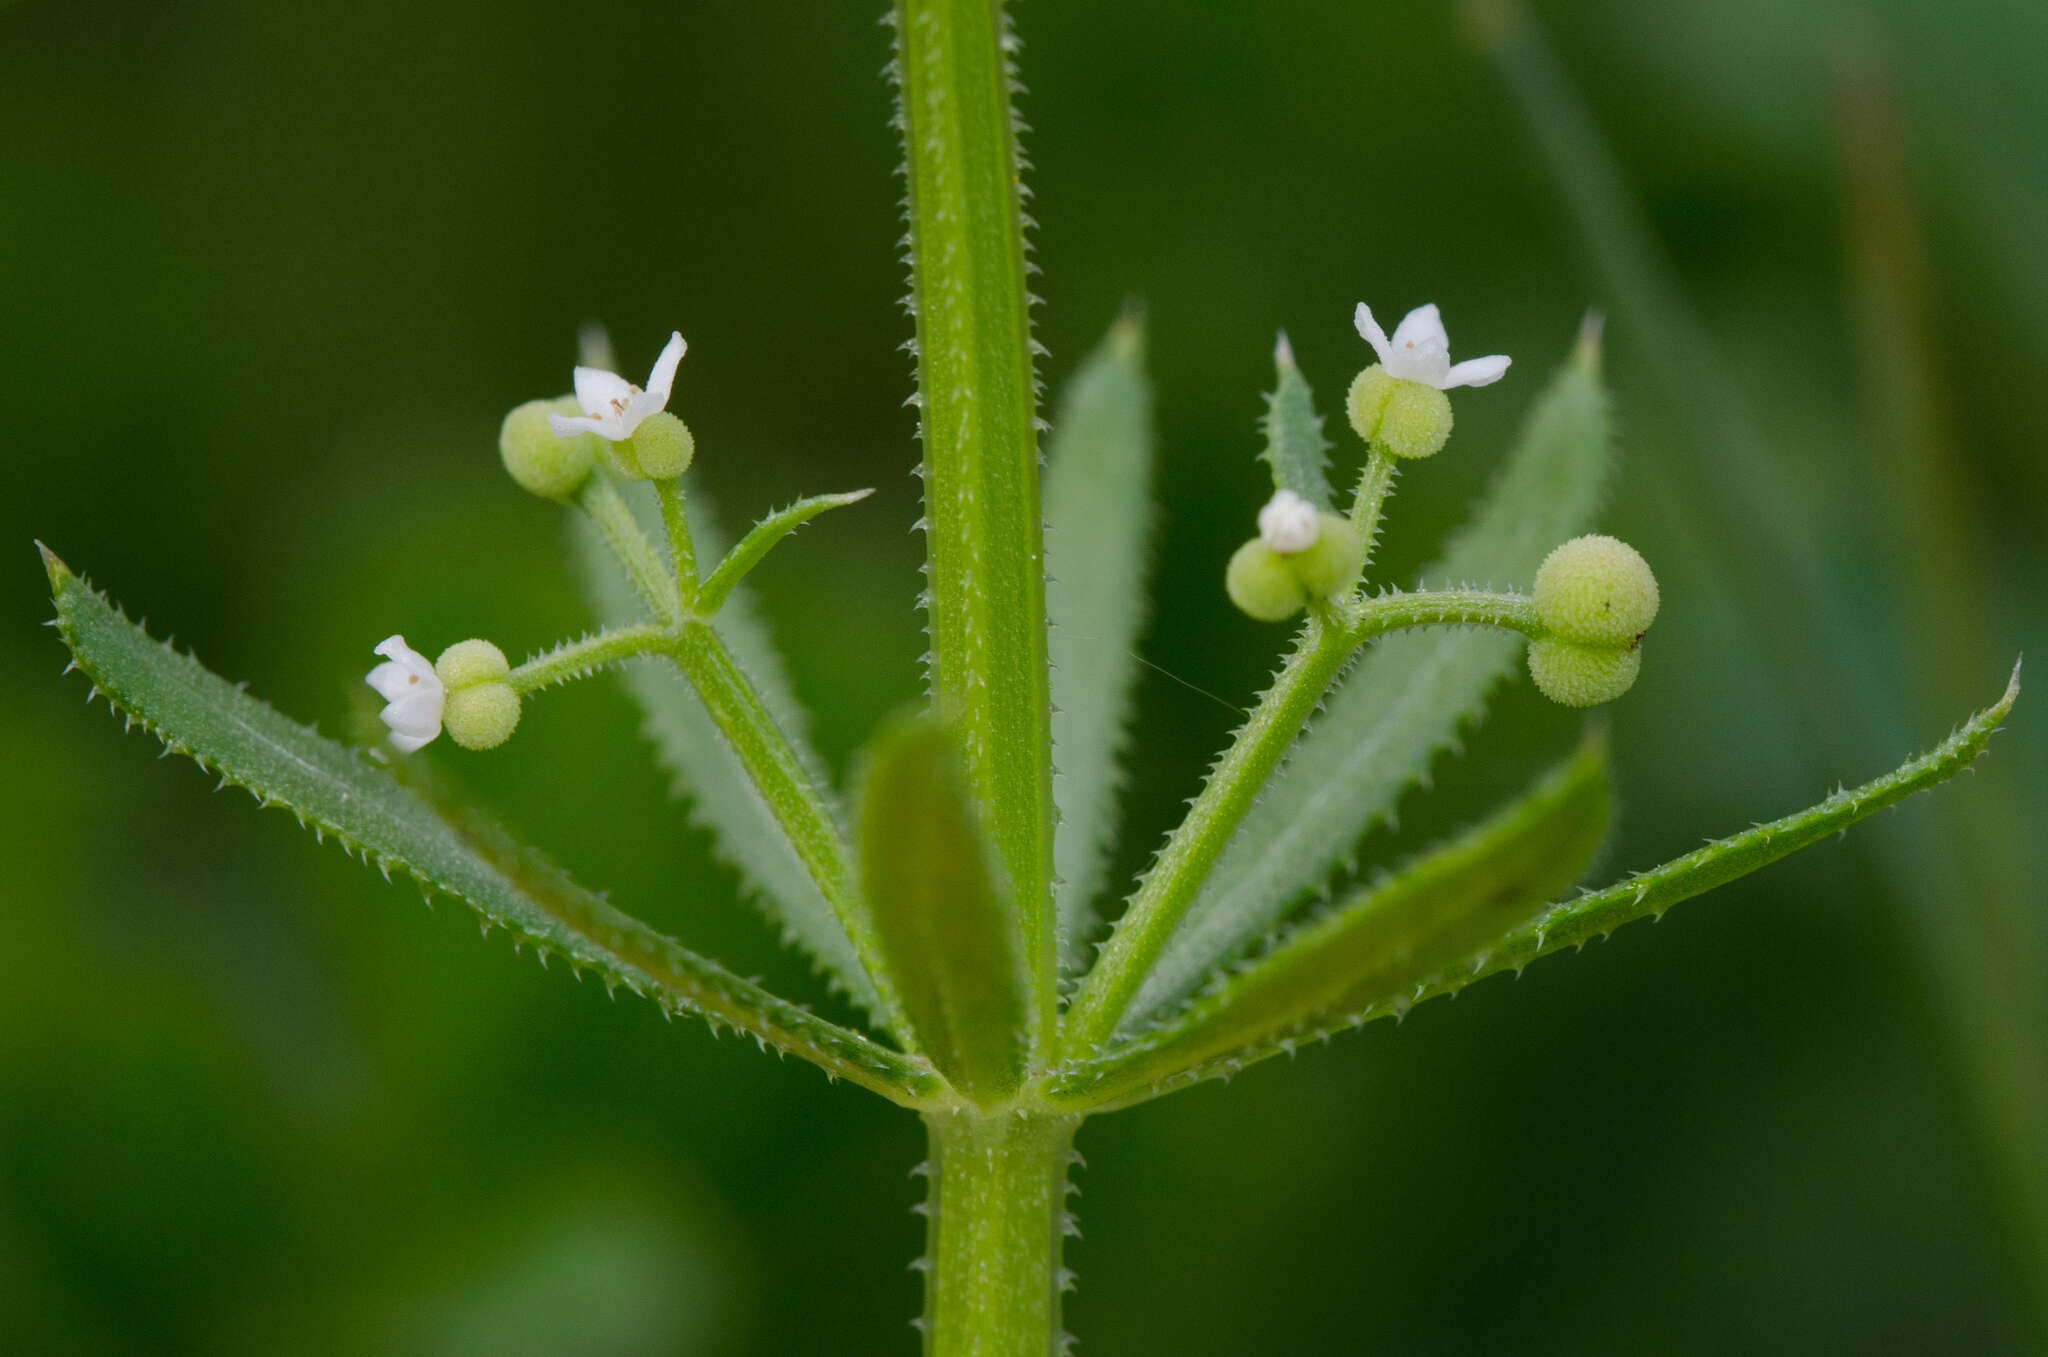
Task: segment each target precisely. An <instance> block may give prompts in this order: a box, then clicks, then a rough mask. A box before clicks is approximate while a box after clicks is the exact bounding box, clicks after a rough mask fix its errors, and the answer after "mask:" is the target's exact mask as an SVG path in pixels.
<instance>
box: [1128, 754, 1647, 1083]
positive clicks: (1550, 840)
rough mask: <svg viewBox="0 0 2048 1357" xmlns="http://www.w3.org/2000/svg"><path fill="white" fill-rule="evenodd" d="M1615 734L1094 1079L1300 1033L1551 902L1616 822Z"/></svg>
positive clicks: (1377, 997)
mask: <svg viewBox="0 0 2048 1357" xmlns="http://www.w3.org/2000/svg"><path fill="white" fill-rule="evenodd" d="M1610 800H1611V797H1610V790H1609V786H1608V779H1607V760H1606V745H1605V741H1604V740H1600V739H1589V740H1588V741H1587V742H1586V743H1585V745H1584V746H1582V747H1581V748H1580V750H1579V752H1578V754H1577V755H1576V756H1574V757H1573V758H1572V759H1570V760H1568V761H1567V762H1565V763H1564V764H1562V765H1560V766H1559V767H1557V768H1555V769H1553V770H1552V771H1551V772H1550V773H1549V774H1548V775H1546V776H1545V777H1544V778H1543V779H1542V780H1540V781H1539V782H1538V783H1537V784H1536V786H1534V787H1533V788H1531V789H1530V790H1529V791H1528V792H1527V793H1526V794H1525V795H1524V796H1523V797H1521V799H1519V800H1517V801H1515V802H1514V803H1512V804H1511V805H1509V806H1508V807H1506V808H1505V809H1503V810H1502V811H1500V812H1499V813H1497V814H1496V815H1494V816H1493V817H1492V818H1491V819H1490V820H1488V821H1487V822H1486V823H1484V824H1482V825H1480V826H1478V827H1477V828H1475V829H1473V830H1471V831H1470V832H1468V833H1466V834H1465V835H1463V836H1462V837H1460V838H1458V839H1457V840H1455V841H1453V842H1451V843H1449V844H1446V845H1444V846H1443V847H1441V848H1438V849H1436V850H1435V851H1433V852H1430V853H1428V854H1426V855H1424V856H1423V857H1421V858H1420V859H1418V860H1417V861H1415V862H1412V863H1410V864H1408V865H1407V866H1406V867H1405V868H1403V869H1402V870H1401V871H1400V872H1399V873H1397V874H1396V875H1394V876H1392V877H1391V878H1389V879H1387V880H1386V881H1384V882H1381V883H1379V884H1377V885H1374V886H1372V887H1370V888H1368V889H1366V890H1363V891H1361V892H1359V893H1358V894H1356V895H1355V896H1353V897H1352V898H1351V899H1350V900H1349V901H1348V902H1346V903H1344V904H1342V905H1340V906H1338V907H1337V908H1336V909H1333V910H1331V911H1330V912H1329V913H1327V914H1325V915H1323V916H1322V917H1321V918H1318V919H1315V920H1313V921H1311V922H1309V923H1306V924H1304V925H1303V926H1302V927H1300V928H1299V929H1297V930H1295V931H1294V933H1293V934H1292V935H1291V936H1289V937H1288V938H1287V939H1286V940H1285V941H1283V942H1281V943H1280V944H1279V945H1278V946H1276V947H1275V948H1274V949H1273V950H1272V951H1271V952H1269V953H1267V954H1266V955H1265V956H1262V957H1260V958H1258V959H1257V960H1256V961H1253V962H1251V963H1249V964H1247V965H1246V967H1245V968H1244V969H1243V970H1242V971H1241V972H1239V973H1238V974H1236V975H1234V976H1232V977H1230V979H1229V980H1228V981H1227V982H1225V983H1223V984H1221V985H1219V986H1218V987H1217V988H1216V989H1215V990H1213V991H1212V992H1210V993H1208V994H1205V995H1204V996H1202V997H1201V998H1200V999H1198V1000H1196V1001H1195V1002H1194V1003H1193V1004H1192V1005H1190V1006H1189V1008H1188V1009H1187V1010H1186V1011H1185V1012H1184V1013H1182V1014H1180V1015H1179V1016H1177V1017H1176V1018H1175V1019H1174V1020H1173V1021H1171V1022H1170V1023H1168V1024H1166V1025H1164V1026H1162V1027H1161V1028H1159V1029H1158V1030H1156V1031H1153V1032H1150V1033H1147V1034H1145V1035H1144V1036H1142V1037H1140V1038H1138V1040H1137V1041H1136V1043H1135V1044H1134V1045H1133V1046H1132V1047H1130V1048H1129V1049H1128V1050H1127V1051H1126V1052H1124V1053H1122V1054H1112V1055H1111V1056H1110V1057H1109V1060H1110V1061H1112V1062H1114V1064H1115V1067H1116V1072H1115V1074H1114V1075H1113V1076H1108V1077H1105V1078H1104V1079H1103V1080H1102V1081H1101V1082H1100V1083H1099V1084H1097V1085H1096V1087H1095V1088H1094V1089H1093V1090H1091V1095H1090V1096H1091V1097H1107V1098H1111V1099H1115V1098H1118V1097H1121V1096H1124V1095H1125V1094H1126V1093H1128V1092H1129V1091H1130V1090H1134V1089H1150V1088H1151V1087H1152V1086H1153V1085H1155V1084H1158V1083H1160V1082H1162V1081H1165V1080H1169V1079H1173V1078H1175V1077H1177V1076H1180V1075H1181V1074H1182V1073H1183V1072H1184V1071H1186V1070H1189V1069H1192V1068H1199V1067H1202V1066H1206V1065H1211V1064H1215V1063H1217V1062H1220V1061H1223V1060H1227V1059H1230V1058H1233V1057H1234V1056H1235V1055H1236V1054H1237V1053H1239V1052H1256V1051H1261V1050H1263V1049H1265V1048H1267V1047H1270V1046H1273V1045H1276V1044H1281V1043H1285V1042H1288V1041H1291V1040H1294V1039H1296V1038H1298V1037H1299V1036H1301V1035H1302V1034H1304V1033H1312V1032H1314V1031H1316V1030H1319V1029H1320V1028H1321V1027H1322V1026H1323V1025H1325V1024H1326V1023H1327V1022H1328V1020H1329V1019H1330V1018H1331V1017H1332V1016H1333V1015H1338V1014H1349V1013H1355V1012H1358V1011H1359V1010H1360V1009H1365V1008H1371V1007H1374V1006H1375V1005H1379V1004H1391V1003H1397V1002H1399V1001H1401V1000H1402V999H1404V998H1406V997H1407V996H1408V994H1409V993H1410V992H1411V991H1412V990H1413V989H1414V988H1415V986H1416V985H1417V984H1418V983H1419V982H1421V981H1424V980H1427V979H1429V978H1430V977H1432V976H1434V975H1436V974H1437V973H1439V972H1440V971H1442V970H1443V969H1444V968H1445V967H1446V966H1449V965H1451V964H1452V963H1454V962H1456V961H1458V960H1459V959H1460V958H1462V957H1467V956H1470V955H1471V954H1472V953H1473V952H1474V951H1475V950H1477V949H1479V948H1481V947H1484V946H1486V945H1487V944H1488V943H1491V942H1494V941H1497V940H1498V939H1499V938H1500V937H1501V936H1502V935H1504V934H1506V933H1507V932H1509V931H1510V930H1511V929H1513V928H1515V927H1516V926H1517V925H1519V924H1521V923H1523V922H1524V921H1526V920H1527V919H1529V918H1530V917H1531V916H1533V915H1535V914H1536V913H1537V912H1538V911H1540V910H1541V909H1542V908H1543V907H1544V906H1545V905H1546V904H1548V903H1549V902H1550V901H1551V900H1554V899H1556V898H1557V895H1558V893H1559V892H1560V891H1562V890H1564V889H1565V888H1566V887H1567V886H1569V885H1571V883H1572V882H1573V881H1575V880H1577V879H1578V877H1579V874H1580V873H1581V872H1583V871H1584V870H1585V869H1586V864H1587V863H1588V862H1589V861H1590V860H1591V859H1592V856H1593V853H1594V851H1595V850H1596V849H1597V848H1598V847H1599V846H1600V840H1601V837H1602V836H1603V835H1604V834H1605V833H1606V831H1607V821H1608V814H1609V809H1610Z"/></svg>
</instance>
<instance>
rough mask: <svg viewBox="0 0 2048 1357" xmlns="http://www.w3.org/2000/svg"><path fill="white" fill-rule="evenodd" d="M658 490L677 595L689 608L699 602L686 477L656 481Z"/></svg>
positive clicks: (685, 606)
mask: <svg viewBox="0 0 2048 1357" xmlns="http://www.w3.org/2000/svg"><path fill="white" fill-rule="evenodd" d="M654 490H655V495H656V497H657V498H659V499H660V500H661V525H662V527H663V528H664V529H666V530H667V532H668V554H669V559H670V561H672V562H673V563H674V565H675V571H676V597H677V599H678V601H679V602H680V603H681V604H682V607H683V609H684V610H685V611H688V610H689V608H690V605H691V604H693V603H695V602H696V601H697V549H696V547H695V546H693V545H692V544H691V542H690V518H689V515H688V514H687V513H686V512H685V511H684V507H683V478H682V477H680V476H670V477H668V478H667V479H666V480H659V481H656V482H655V483H654Z"/></svg>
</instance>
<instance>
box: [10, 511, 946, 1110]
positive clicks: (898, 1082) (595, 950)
mask: <svg viewBox="0 0 2048 1357" xmlns="http://www.w3.org/2000/svg"><path fill="white" fill-rule="evenodd" d="M44 561H45V564H46V565H47V566H48V567H49V572H50V587H51V591H52V593H53V594H54V596H55V598H56V603H57V625H58V627H59V629H60V630H61V631H62V633H63V636H64V640H65V643H66V644H67V645H69V646H70V647H71V652H72V655H73V656H74V658H75V663H76V664H77V667H78V668H80V669H82V670H84V671H85V673H86V675H87V677H89V678H90V679H91V680H92V682H93V684H94V686H95V688H96V690H97V691H98V692H99V693H101V694H102V695H104V696H105V697H107V698H108V699H109V701H110V702H111V703H112V704H113V705H114V706H115V707H116V708H117V709H118V710H120V711H122V712H123V713H125V714H126V715H127V716H128V717H129V718H130V719H131V720H132V721H137V722H140V723H141V724H142V725H143V726H144V727H145V728H147V729H148V730H150V731H151V732H152V733H154V734H155V735H156V736H157V737H158V738H159V739H161V740H162V741H163V742H164V744H165V746H166V747H167V748H169V749H172V750H175V751H177V752H179V753H181V754H185V755H188V756H189V757H191V758H192V759H193V760H195V761H196V762H198V763H199V764H200V765H201V766H202V767H205V768H207V769H209V770H211V771H213V772H214V773H216V774H217V775H218V776H219V777H220V778H221V781H222V784H223V785H227V784H233V785H235V786H239V787H244V788H246V789H247V790H248V791H249V792H251V793H252V794H253V795H254V796H255V797H256V798H257V800H258V801H260V802H261V803H263V804H264V805H281V806H284V807H285V808H287V809H289V810H291V811H292V812H293V813H294V814H296V815H297V816H298V817H299V819H300V820H301V821H302V822H304V823H306V824H307V825H310V826H311V827H312V828H313V830H314V832H315V833H316V834H319V835H320V836H321V837H323V838H324V837H326V836H327V835H333V836H335V837H336V838H338V839H339V840H340V841H341V843H342V845H343V846H344V848H346V849H347V850H348V851H349V852H351V853H353V854H357V855H360V856H361V857H362V858H363V859H364V861H366V862H371V863H374V864H376V865H377V866H378V867H379V868H381V869H382V870H383V872H384V873H385V875H386V876H389V875H390V873H391V871H392V870H393V869H394V868H395V869H398V870H400V871H404V872H408V873H410V874H411V875H412V876H414V877H415V878H417V879H418V880H419V881H420V883H421V884H422V885H424V886H426V887H428V888H429V889H432V890H439V891H445V892H446V893H448V894H449V895H452V896H455V897H456V898H457V899H460V900H462V901H464V902H466V903H467V904H469V905H470V906H471V907H472V908H474V909H475V910H476V911H477V912H478V913H479V914H481V915H482V916H483V917H484V919H485V921H486V927H487V928H488V926H489V925H491V924H496V925H499V926H500V927H503V928H505V929H507V930H509V931H510V932H511V933H512V934H513V935H514V936H515V937H516V938H518V939H521V940H523V941H525V942H529V943H531V944H532V945H533V946H534V948H535V950H536V951H537V952H539V953H540V954H541V956H542V957H543V958H545V957H547V956H550V955H552V956H559V957H562V958H563V959H565V960H567V961H568V963H569V964H570V965H571V966H572V967H574V968H575V969H576V970H577V971H578V972H582V971H586V970H589V971H595V972H597V973H598V974H599V975H600V976H602V977H603V978H604V980H605V982H606V983H607V984H608V985H625V986H626V987H628V988H629V989H631V990H633V991H634V992H636V993H639V994H643V995H646V996H647V997H649V998H651V999H653V1000H654V1001H655V1002H656V1003H658V1004H660V1005H661V1006H662V1007H663V1008H664V1009H666V1010H668V1011H670V1012H682V1013H693V1014H696V1015H697V1016H699V1017H702V1018H705V1019H706V1020H708V1021H710V1022H711V1023H713V1024H714V1025H719V1024H723V1025H729V1026H731V1027H735V1028H737V1029H739V1030H740V1031H742V1032H746V1033H748V1034H749V1035H751V1036H754V1037H756V1038H758V1039H759V1040H761V1041H762V1042H765V1043H767V1044H769V1045H772V1046H774V1047H776V1048H777V1049H779V1050H782V1051H787V1052H789V1053H790V1054H793V1055H798V1056H801V1057H803V1058H804V1059H806V1060H809V1061H811V1062H812V1063H814V1064H816V1065H818V1066H819V1067H820V1068H822V1069H824V1070H825V1071H826V1072H827V1073H829V1074H832V1075H834V1076H837V1077H839V1078H844V1079H847V1080H850V1081H851V1082H853V1083H857V1084H860V1085H861V1086H862V1087H864V1088H869V1089H872V1090H874V1091H875V1092H877V1093H880V1094H882V1095H883V1096H884V1097H886V1098H890V1099H892V1100H894V1101H896V1102H899V1103H903V1104H905V1105H907V1106H923V1105H927V1104H934V1103H936V1102H937V1101H938V1100H939V1099H940V1097H941V1095H942V1094H943V1089H942V1088H941V1086H940V1083H939V1080H938V1079H937V1077H936V1076H935V1075H934V1073H933V1071H932V1069H931V1067H930V1066H929V1065H928V1064H927V1063H926V1062H925V1061H922V1060H919V1059H916V1058H914V1057H910V1056H905V1055H902V1054H899V1053H897V1052H895V1051H891V1050H889V1049H888V1048H886V1047H883V1046H880V1045H877V1044H876V1043H875V1042H873V1041H870V1040H868V1039H867V1038H866V1037H863V1036H861V1035H860V1034H859V1033H856V1032H850V1031H848V1030H846V1029H845V1028H842V1027H839V1026H837V1025H836V1024H833V1023H830V1022H826V1021H825V1020H824V1019H822V1018H819V1017H817V1016H815V1015H813V1014H811V1013H809V1012H806V1011H805V1010H804V1009H803V1008H801V1007H799V1006H798V1005H796V1004H792V1003H789V1002H788V1001H786V1000H783V999H780V998H777V997H776V996H775V995H772V994H770V993H768V992H767V991H766V990H763V989H761V988H760V987H759V986H757V985H754V984H752V983H750V982H748V981H745V980H742V979H740V978H739V977H738V976H736V975H733V974H732V973H731V972H729V971H727V970H725V969H724V968H723V967H721V966H719V965H718V964H717V963H715V962H713V961H709V960H707V959H705V958H703V957H700V956H698V955H696V954H695V953H693V952H690V951H689V950H687V949H686V948H684V947H682V946H681V945H680V944H678V943H676V942H675V941H674V940H672V939H670V938H667V937H664V936H663V935H661V934H659V933H657V932H655V931H654V930H653V929H650V928H648V927H647V926H646V925H645V924H642V923H641V922H639V921H638V920H637V919H634V918H632V917H630V916H628V915H626V914H623V913H621V912H619V911H618V910H616V909H614V908H612V907H611V906H610V905H608V904H606V903H605V902H604V901H603V900H601V899H599V898H598V897H597V896H595V895H593V894H591V893H590V892H589V891H587V890H584V889H583V888H581V887H579V886H577V885H576V884H575V883H573V882H571V881H570V880H569V879H568V878H567V877H566V876H564V875H563V874H562V873H561V872H560V871H558V870H557V869H555V868H553V867H551V866H549V865H548V864H547V863H545V862H543V861H541V860H540V859H539V857H538V856H537V855H535V854H533V853H531V852H530V851H528V850H526V849H524V848H521V847H520V846H518V845H517V844H516V843H514V842H513V841H512V840H511V839H510V838H509V837H508V836H507V835H506V834H505V833H504V832H503V831H502V830H499V829H497V828H496V827H495V826H491V825H489V824H487V823H485V822H484V821H482V820H481V818H480V817H477V816H475V815H474V814H473V813H470V812H466V811H465V812H450V811H447V810H444V809H442V808H440V807H437V806H436V805H434V804H433V803H431V802H430V801H429V800H428V798H427V797H426V796H425V795H423V794H422V793H421V792H419V791H417V790H415V789H414V788H411V787H408V786H406V785H404V784H402V783H400V782H399V781H398V780H397V779H395V778H394V777H393V776H392V775H391V774H390V773H389V772H388V771H386V770H385V769H383V768H380V767H378V766H377V765H376V764H375V763H373V762H371V761H370V760H369V759H368V758H366V757H365V756H364V755H363V754H362V753H361V752H359V751H357V750H355V749H352V748H350V747H348V746H346V745H343V744H340V743H337V742H336V741H334V740H330V739H327V738H325V737H323V736H321V735H319V734H317V733H316V732H314V731H313V730H311V729H310V728H308V727H306V726H302V725H299V724H298V723H297V722H295V721H292V720H290V719H289V718H287V717H285V716H283V715H282V714H280V713H279V712H277V711H276V710H275V709H273V708H271V707H270V706H268V705H266V704H264V703H262V702H259V701H257V700H256V699H255V698H253V697H250V696H249V695H248V694H246V693H244V692H243V691H242V690H241V689H240V688H239V687H238V686H236V685H235V684H233V683H230V682H228V681H227V680H226V679H223V678H221V677H220V676H218V675H216V674H214V673H212V672H211V671H209V670H208V669H206V668H205V666H203V665H201V664H200V663H199V662H198V661H197V660H194V659H192V658H190V657H189V656H186V655H181V654H179V653H178V652H177V651H175V650H173V649H171V648H170V647H169V646H167V645H165V644H162V643H160V642H158V641H155V640H152V639H151V638H150V637H149V635H148V634H147V633H146V632H144V631H143V630H142V629H141V628H140V627H137V626H135V625H134V624H133V623H131V622H129V621H128V619H127V618H125V617H123V616H122V615H121V614H120V613H119V612H117V611H116V610H115V609H114V608H113V606H112V605H111V604H109V603H108V602H107V601H106V600H105V599H104V598H102V597H101V596H100V595H99V594H97V593H95V592H94V591H93V590H92V589H90V588H89V587H87V586H86V585H85V584H84V583H83V582H82V581H81V580H79V579H78V577H77V576H75V575H73V574H72V573H71V571H70V570H69V569H67V568H66V567H65V565H64V563H63V562H61V561H59V560H58V559H57V558H56V557H55V556H54V555H51V554H50V553H49V552H48V551H47V550H46V551H45V552H44Z"/></svg>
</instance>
